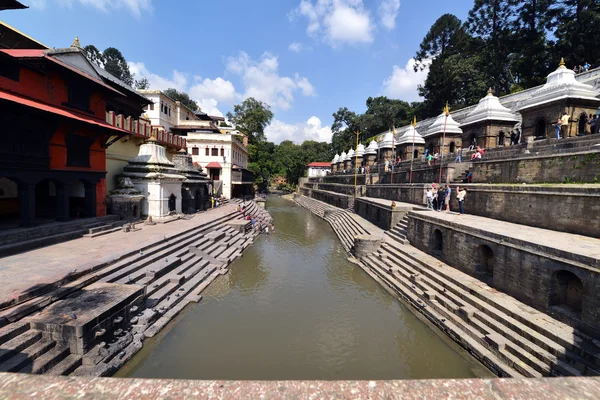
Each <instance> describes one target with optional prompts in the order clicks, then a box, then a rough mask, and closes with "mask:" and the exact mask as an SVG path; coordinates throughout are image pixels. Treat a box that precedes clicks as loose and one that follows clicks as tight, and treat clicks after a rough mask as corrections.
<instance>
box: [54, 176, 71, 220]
mask: <svg viewBox="0 0 600 400" xmlns="http://www.w3.org/2000/svg"><path fill="white" fill-rule="evenodd" d="M55 186H56V220H57V221H68V220H69V218H70V215H69V189H70V187H71V184H70V183H62V182H57V183H55Z"/></svg>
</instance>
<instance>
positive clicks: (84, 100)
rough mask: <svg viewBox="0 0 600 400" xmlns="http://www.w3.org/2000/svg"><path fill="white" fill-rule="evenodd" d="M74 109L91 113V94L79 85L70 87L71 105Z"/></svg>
mask: <svg viewBox="0 0 600 400" xmlns="http://www.w3.org/2000/svg"><path fill="white" fill-rule="evenodd" d="M67 105H68V106H70V107H73V108H79V109H81V110H86V111H89V109H90V92H88V90H87V88H85V87H81V86H79V85H69V103H68V104H67Z"/></svg>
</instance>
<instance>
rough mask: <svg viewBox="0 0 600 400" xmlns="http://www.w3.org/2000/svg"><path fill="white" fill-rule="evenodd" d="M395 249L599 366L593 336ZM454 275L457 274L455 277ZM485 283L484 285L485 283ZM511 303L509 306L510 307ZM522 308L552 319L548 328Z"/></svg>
mask: <svg viewBox="0 0 600 400" xmlns="http://www.w3.org/2000/svg"><path fill="white" fill-rule="evenodd" d="M396 250H397V251H400V252H401V253H402V254H403V255H404V256H405V257H408V258H410V259H411V260H413V261H414V262H416V263H417V264H419V265H421V266H423V267H425V268H426V269H429V270H431V269H432V268H433V270H434V271H441V272H442V273H444V275H445V277H446V278H447V279H449V280H450V281H451V282H452V284H454V285H456V286H457V287H458V288H461V289H462V290H464V291H466V292H467V293H470V294H471V295H473V296H474V297H475V298H476V299H478V300H480V301H481V302H482V306H483V305H484V304H485V303H487V304H488V305H489V306H491V307H492V308H491V309H492V310H500V311H501V312H502V313H504V314H506V315H508V316H510V317H511V318H512V319H514V320H515V321H516V322H518V323H520V324H521V325H523V326H525V327H529V328H530V329H531V330H532V335H534V336H535V337H537V338H538V339H539V340H547V341H548V343H550V344H551V346H553V345H555V344H559V345H560V346H561V347H562V348H566V349H569V350H571V351H574V352H577V353H580V351H579V350H581V351H583V352H585V353H587V354H593V355H594V357H593V361H594V363H595V364H596V365H600V359H599V358H598V357H599V355H600V348H599V347H598V346H597V345H595V344H594V343H593V342H592V339H591V338H589V337H587V335H585V334H582V333H581V332H579V331H577V330H576V329H574V328H572V327H569V326H567V325H565V324H563V323H560V322H558V321H556V320H554V319H553V318H551V317H548V316H546V315H545V314H542V313H540V312H539V311H537V310H535V309H533V308H531V307H527V306H524V305H523V304H522V303H519V302H516V300H513V301H511V302H509V303H506V304H504V303H499V302H498V301H497V300H496V299H495V298H494V297H493V294H489V292H488V291H484V290H473V289H472V288H471V286H469V285H468V284H467V283H470V282H473V283H476V284H480V282H479V281H477V280H476V279H475V278H472V277H470V276H468V275H466V274H464V273H462V272H460V271H458V270H456V269H455V268H452V267H450V266H447V265H445V264H443V263H441V262H440V261H439V260H437V259H435V258H433V257H431V256H429V255H427V254H425V253H422V252H421V251H419V250H417V249H415V248H414V247H406V248H405V249H402V248H401V247H397V248H396ZM432 265H435V266H437V267H438V268H434V267H432ZM454 275H456V277H455V276H454ZM484 286H485V287H487V285H484ZM510 299H512V298H510ZM511 305H512V307H510V306H511ZM523 307H526V308H527V309H528V310H530V312H531V313H534V314H540V315H543V316H544V317H545V318H546V319H548V320H549V321H552V322H551V323H549V324H547V325H548V326H547V327H544V326H543V325H542V324H540V323H539V322H538V321H536V320H532V318H531V317H530V316H524V314H523V310H522V308H523ZM543 322H544V321H542V323H543ZM555 325H558V326H561V327H562V328H563V329H565V330H566V331H565V332H563V333H560V331H559V330H557V329H556V326H555ZM536 334H537V336H536ZM567 338H571V339H573V340H572V341H570V340H568V339H567ZM573 341H575V343H573ZM543 347H544V346H543ZM582 347H585V348H586V349H585V350H583V349H582ZM578 349H579V350H578ZM547 350H549V351H551V352H553V351H552V349H551V348H548V349H547ZM553 353H554V352H553ZM580 354H583V353H580Z"/></svg>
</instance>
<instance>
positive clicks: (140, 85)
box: [135, 78, 150, 90]
mask: <svg viewBox="0 0 600 400" xmlns="http://www.w3.org/2000/svg"><path fill="white" fill-rule="evenodd" d="M135 88H136V89H137V90H147V89H150V82H149V81H148V78H142V79H140V80H139V81H138V80H136V81H135Z"/></svg>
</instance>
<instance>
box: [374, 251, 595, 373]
mask: <svg viewBox="0 0 600 400" xmlns="http://www.w3.org/2000/svg"><path fill="white" fill-rule="evenodd" d="M384 247H385V246H384ZM394 250H397V249H390V248H389V247H385V251H387V252H388V253H390V255H393V257H395V259H396V260H398V262H400V263H407V264H408V265H411V266H412V268H413V269H414V271H417V272H418V273H420V274H423V275H422V276H423V277H426V278H427V279H431V281H432V282H433V283H434V284H435V285H438V290H439V288H442V289H441V290H442V291H444V290H446V291H447V293H448V295H449V296H454V295H455V296H457V297H456V298H457V299H461V300H462V301H465V302H466V303H467V304H469V306H473V307H475V308H476V309H477V310H478V311H479V312H478V313H477V314H476V315H477V317H478V318H479V319H480V320H481V321H482V322H483V323H485V324H486V325H488V326H492V327H495V329H497V330H500V331H504V336H505V337H511V338H513V339H517V338H518V340H519V345H521V346H525V347H526V348H527V349H528V350H529V351H532V352H533V353H534V354H536V356H538V357H541V358H542V359H544V358H545V359H546V360H547V361H549V362H553V363H555V364H557V365H558V366H559V369H560V368H562V369H565V368H566V369H568V368H567V367H566V364H564V363H563V362H562V361H560V359H561V358H564V357H567V358H569V359H571V360H574V361H576V362H577V363H578V364H586V365H585V368H581V367H580V368H579V369H580V370H581V371H582V372H584V371H586V370H593V369H594V368H595V364H593V363H592V362H591V361H589V362H586V360H582V359H581V357H579V356H577V355H576V354H575V353H573V352H571V351H569V350H567V349H566V348H564V347H563V346H562V344H560V343H557V342H556V341H554V340H552V339H551V338H549V337H548V336H547V335H546V336H545V335H543V334H540V333H538V332H537V331H535V330H532V329H529V327H527V326H524V325H523V324H521V323H520V322H519V321H517V320H514V319H513V318H512V317H511V316H510V315H507V314H505V313H503V312H502V310H500V309H499V307H494V306H493V304H492V305H490V304H488V303H486V302H484V301H482V300H480V299H479V298H477V297H476V296H474V295H473V294H474V293H476V292H475V291H473V290H467V291H466V292H465V291H464V290H463V289H461V288H460V287H457V286H456V285H455V284H454V282H453V281H447V280H445V279H444V278H445V277H446V276H445V275H444V274H443V272H442V271H440V270H439V269H437V272H430V271H428V270H426V269H424V268H422V266H421V264H420V263H418V262H415V261H414V260H413V259H411V258H407V257H402V254H403V253H398V252H394ZM501 327H504V329H501ZM539 328H540V327H538V329H539Z"/></svg>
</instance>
